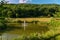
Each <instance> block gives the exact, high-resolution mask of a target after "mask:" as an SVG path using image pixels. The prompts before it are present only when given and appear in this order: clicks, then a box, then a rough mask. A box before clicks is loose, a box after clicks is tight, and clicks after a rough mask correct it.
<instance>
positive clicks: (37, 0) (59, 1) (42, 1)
mask: <svg viewBox="0 0 60 40" xmlns="http://www.w3.org/2000/svg"><path fill="white" fill-rule="evenodd" d="M8 1H9V2H10V3H19V0H8ZM30 3H33V4H52V3H55V4H60V0H31V1H30Z"/></svg>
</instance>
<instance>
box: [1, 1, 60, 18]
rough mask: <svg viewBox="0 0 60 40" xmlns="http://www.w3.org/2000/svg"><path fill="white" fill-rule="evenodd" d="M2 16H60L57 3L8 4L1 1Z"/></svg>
mask: <svg viewBox="0 0 60 40" xmlns="http://www.w3.org/2000/svg"><path fill="white" fill-rule="evenodd" d="M0 17H9V18H26V17H60V5H57V4H6V3H4V2H2V3H0Z"/></svg>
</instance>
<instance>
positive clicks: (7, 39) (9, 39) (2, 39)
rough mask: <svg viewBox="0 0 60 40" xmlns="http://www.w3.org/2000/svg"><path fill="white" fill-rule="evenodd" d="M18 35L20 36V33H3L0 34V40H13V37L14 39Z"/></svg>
mask: <svg viewBox="0 0 60 40" xmlns="http://www.w3.org/2000/svg"><path fill="white" fill-rule="evenodd" d="M19 37H20V35H18V34H8V33H3V34H2V35H0V40H13V39H16V38H19Z"/></svg>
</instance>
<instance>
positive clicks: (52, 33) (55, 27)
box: [7, 18, 60, 40]
mask: <svg viewBox="0 0 60 40" xmlns="http://www.w3.org/2000/svg"><path fill="white" fill-rule="evenodd" d="M27 20H28V19H27ZM32 20H33V19H32ZM36 20H38V19H36ZM39 20H40V19H39ZM41 20H42V21H39V22H38V23H27V26H26V29H25V30H24V28H23V26H22V23H18V22H17V21H16V23H13V22H12V23H7V26H8V27H10V28H11V29H10V30H7V33H9V34H19V35H20V36H21V37H19V38H17V39H16V38H13V40H60V39H59V38H60V32H59V31H60V21H59V20H56V18H51V20H50V21H48V22H47V21H45V19H44V20H43V19H41ZM46 20H47V19H46ZM10 21H11V20H10ZM33 21H34V20H33ZM28 22H31V20H29V21H28ZM12 28H13V29H12Z"/></svg>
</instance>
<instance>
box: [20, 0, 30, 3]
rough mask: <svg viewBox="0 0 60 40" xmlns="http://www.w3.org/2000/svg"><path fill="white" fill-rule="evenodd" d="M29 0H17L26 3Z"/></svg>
mask: <svg viewBox="0 0 60 40" xmlns="http://www.w3.org/2000/svg"><path fill="white" fill-rule="evenodd" d="M29 1H31V0H19V3H28V2H29Z"/></svg>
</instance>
